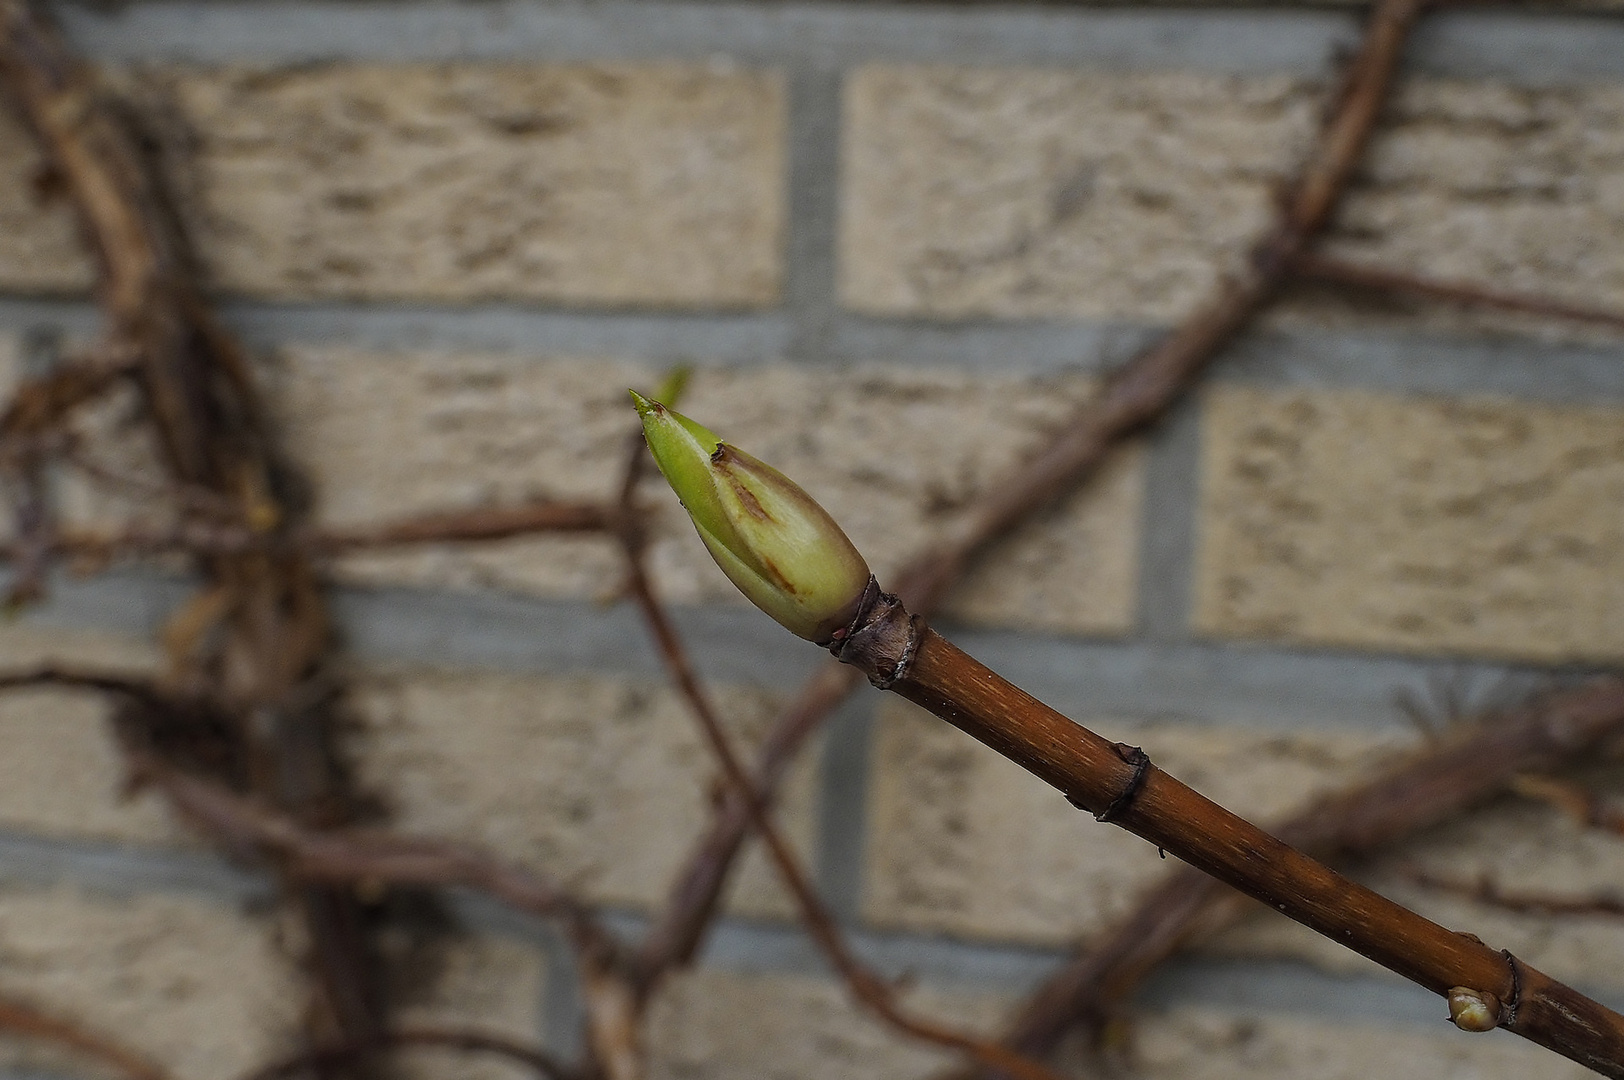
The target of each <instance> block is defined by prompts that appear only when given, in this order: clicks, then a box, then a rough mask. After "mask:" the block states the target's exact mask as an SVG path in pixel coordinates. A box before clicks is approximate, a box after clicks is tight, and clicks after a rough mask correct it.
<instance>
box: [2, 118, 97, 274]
mask: <svg viewBox="0 0 1624 1080" xmlns="http://www.w3.org/2000/svg"><path fill="white" fill-rule="evenodd" d="M41 167H42V162H41V159H40V155H39V151H38V149H37V147H36V145H35V143H34V141H33V139H32V138H31V137H30V136H29V135H28V134H27V132H25V131H24V130H23V128H22V127H21V126H20V125H19V124H18V123H17V119H16V117H15V116H14V115H13V114H12V110H10V109H0V291H3V292H24V293H68V292H74V293H77V292H84V291H85V290H87V289H89V288H90V286H91V284H92V282H93V280H94V274H93V272H92V270H91V265H90V260H89V259H88V258H86V257H85V254H84V251H83V249H82V247H81V246H80V243H79V236H78V232H77V230H76V228H75V226H74V221H73V214H72V213H71V211H70V210H69V208H68V207H67V205H66V204H65V203H64V202H63V201H62V200H60V199H53V200H49V201H47V200H46V199H45V198H44V197H43V196H42V194H41V191H40V186H39V180H40V179H41V176H42V173H41Z"/></svg>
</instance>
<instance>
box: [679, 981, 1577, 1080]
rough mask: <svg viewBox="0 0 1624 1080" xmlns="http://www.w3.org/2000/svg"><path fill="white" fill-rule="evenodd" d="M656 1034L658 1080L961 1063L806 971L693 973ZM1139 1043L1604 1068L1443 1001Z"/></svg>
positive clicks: (1167, 1072)
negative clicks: (1413, 1019)
mask: <svg viewBox="0 0 1624 1080" xmlns="http://www.w3.org/2000/svg"><path fill="white" fill-rule="evenodd" d="M1009 1002H1010V999H1008V998H1001V997H999V996H995V995H991V994H985V993H981V994H974V993H969V992H966V991H964V990H962V989H945V988H933V987H926V988H922V989H920V990H917V991H915V992H914V993H912V994H910V995H909V1004H910V1005H912V1006H913V1007H914V1008H915V1010H916V1011H917V1012H918V1013H920V1014H921V1015H926V1016H929V1017H932V1018H935V1019H939V1020H943V1021H946V1022H949V1023H956V1024H960V1025H965V1026H967V1027H968V1028H969V1029H970V1030H975V1029H978V1028H979V1029H981V1030H983V1031H987V1030H990V1029H991V1028H990V1025H991V1024H993V1023H994V1022H995V1021H996V1018H997V1017H998V1015H999V1013H1000V1012H1001V1011H1002V1009H1003V1008H1004V1007H1006V1005H1007V1004H1008V1003H1009ZM650 1035H651V1039H650V1044H651V1046H652V1048H653V1053H652V1059H653V1060H652V1067H651V1069H650V1074H651V1076H652V1077H653V1078H655V1080H678V1078H685V1077H700V1076H702V1077H706V1078H707V1080H733V1078H735V1077H737V1078H740V1080H743V1078H747V1077H748V1078H750V1080H758V1078H759V1080H814V1078H821V1077H828V1076H840V1077H842V1078H848V1077H849V1078H851V1080H867V1078H869V1077H873V1078H876V1080H878V1078H880V1077H885V1078H887V1080H907V1078H912V1077H919V1078H921V1080H923V1078H924V1077H927V1076H931V1075H934V1074H935V1073H936V1072H937V1070H940V1069H941V1068H942V1067H943V1066H945V1065H948V1064H950V1063H952V1062H953V1058H952V1057H951V1056H949V1055H948V1054H947V1053H946V1052H945V1051H939V1050H936V1049H934V1048H926V1047H922V1046H920V1045H919V1044H917V1043H913V1042H906V1041H904V1040H903V1039H902V1038H901V1037H900V1036H898V1035H896V1034H895V1033H894V1032H892V1031H891V1030H889V1029H882V1028H880V1027H879V1026H878V1025H877V1023H876V1022H875V1021H873V1020H872V1019H870V1018H869V1017H867V1016H866V1015H864V1014H862V1013H860V1012H859V1011H858V1010H857V1008H856V1007H855V1006H853V1005H851V1004H849V1003H848V1001H847V1000H846V998H845V997H844V994H843V991H842V990H841V989H840V988H839V987H838V986H835V985H833V984H831V983H827V982H824V981H821V980H818V979H813V978H808V977H797V976H782V975H779V976H769V975H737V974H730V973H723V972H716V971H701V972H698V973H696V974H690V975H684V976H682V977H680V979H679V980H677V981H675V982H674V984H673V985H672V988H671V990H670V991H669V992H668V993H667V994H665V995H664V997H662V998H661V999H660V1000H659V1001H658V1002H657V1004H656V1006H655V1011H654V1015H653V1017H652V1021H651V1026H650ZM1131 1047H1132V1049H1131V1051H1130V1055H1129V1059H1130V1060H1131V1061H1132V1063H1133V1070H1132V1073H1131V1075H1133V1076H1137V1077H1145V1078H1146V1080H1288V1078H1289V1080H1296V1078H1299V1077H1305V1076H1313V1077H1316V1078H1319V1080H1365V1078H1366V1077H1372V1076H1392V1077H1412V1076H1416V1077H1419V1076H1428V1077H1446V1076H1447V1077H1473V1078H1476V1080H1520V1078H1522V1077H1527V1076H1540V1077H1550V1078H1551V1080H1580V1078H1581V1077H1586V1076H1590V1075H1591V1074H1590V1073H1588V1072H1587V1071H1586V1070H1584V1069H1583V1068H1581V1067H1580V1066H1578V1065H1575V1064H1573V1063H1571V1062H1567V1061H1565V1060H1564V1059H1562V1058H1560V1057H1557V1056H1556V1055H1554V1054H1552V1053H1551V1052H1550V1051H1548V1050H1544V1049H1542V1048H1540V1047H1538V1046H1535V1045H1534V1044H1532V1043H1530V1042H1527V1041H1525V1040H1523V1039H1519V1038H1517V1037H1516V1036H1514V1035H1510V1034H1508V1033H1504V1032H1494V1033H1491V1034H1490V1035H1487V1036H1485V1035H1468V1034H1466V1033H1464V1032H1460V1031H1456V1030H1455V1029H1454V1028H1452V1027H1450V1026H1449V1025H1448V1023H1447V1022H1446V1021H1445V1019H1444V1009H1443V1003H1442V1002H1439V1004H1438V1009H1437V1012H1436V1013H1435V1014H1433V1015H1428V1016H1426V1017H1418V1018H1417V1024H1416V1025H1415V1026H1414V1027H1408V1026H1406V1027H1400V1028H1395V1027H1394V1026H1392V1025H1390V1024H1380V1023H1376V1022H1358V1021H1351V1022H1350V1021H1348V1020H1346V1019H1333V1018H1322V1017H1313V1016H1292V1015H1283V1014H1266V1015H1261V1016H1247V1015H1242V1014H1240V1013H1237V1012H1234V1011H1228V1010H1219V1009H1214V1008H1192V1007H1182V1008H1178V1009H1176V1010H1172V1011H1170V1012H1165V1013H1154V1012H1153V1013H1144V1014H1140V1015H1137V1016H1136V1017H1135V1022H1134V1026H1133V1029H1132V1043H1131ZM1097 1071H1098V1066H1097V1065H1094V1066H1091V1067H1087V1068H1086V1069H1085V1068H1083V1067H1079V1068H1078V1069H1077V1075H1092V1074H1093V1073H1095V1072H1097ZM1069 1074H1070V1073H1069V1072H1068V1075H1069Z"/></svg>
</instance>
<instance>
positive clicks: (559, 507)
mask: <svg viewBox="0 0 1624 1080" xmlns="http://www.w3.org/2000/svg"><path fill="white" fill-rule="evenodd" d="M612 516H613V515H612V512H611V511H610V509H609V508H608V507H607V506H604V505H603V504H602V503H593V502H568V501H562V500H557V499H537V500H535V501H533V502H528V503H521V504H519V505H516V506H491V507H480V508H477V509H473V510H453V511H438V512H435V513H429V514H423V515H420V516H417V517H410V518H403V519H401V520H398V521H391V522H385V523H383V524H380V525H370V526H355V527H352V528H348V529H328V530H325V531H320V532H313V533H311V534H310V535H309V537H308V539H306V540H305V545H306V546H307V547H309V548H310V549H311V550H313V551H317V552H320V553H323V554H331V555H336V554H341V553H343V552H348V551H355V550H359V549H363V548H386V547H404V546H408V545H411V544H448V543H466V542H471V541H491V540H509V539H512V538H514V537H518V536H531V535H535V534H537V533H558V532H603V531H604V530H606V529H608V528H609V527H610V525H611V519H612Z"/></svg>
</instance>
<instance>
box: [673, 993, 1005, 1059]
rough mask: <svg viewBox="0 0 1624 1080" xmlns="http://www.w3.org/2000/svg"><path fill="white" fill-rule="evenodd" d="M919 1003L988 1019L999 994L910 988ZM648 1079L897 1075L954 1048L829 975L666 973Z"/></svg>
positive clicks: (965, 1018) (910, 1000)
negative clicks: (940, 1045)
mask: <svg viewBox="0 0 1624 1080" xmlns="http://www.w3.org/2000/svg"><path fill="white" fill-rule="evenodd" d="M906 1004H907V1005H908V1006H909V1007H910V1008H911V1009H913V1010H914V1011H915V1012H916V1013H918V1014H919V1015H922V1016H929V1017H931V1018H932V1019H936V1020H942V1021H947V1022H950V1023H955V1024H967V1025H974V1026H977V1027H981V1028H987V1027H988V1026H989V1025H990V1024H991V1023H992V1022H993V1021H994V1020H996V1018H997V1016H998V1013H999V1009H1000V1006H1001V1005H1002V1004H1003V1002H1002V1001H1000V1000H999V999H998V998H995V997H992V996H990V995H985V994H980V995H975V994H963V993H960V994H942V993H936V992H932V991H930V990H924V991H920V992H916V993H912V994H909V995H908V997H907V1000H906ZM649 1048H650V1059H651V1060H650V1069H649V1074H650V1077H651V1080H683V1078H688V1077H704V1078H705V1080H803V1078H804V1080H813V1078H822V1077H831V1076H838V1077H840V1078H841V1080H869V1078H873V1080H881V1078H882V1077H883V1078H885V1080H901V1078H904V1077H921V1078H923V1077H926V1076H929V1075H931V1074H932V1073H933V1072H934V1071H935V1070H937V1069H940V1068H942V1067H943V1066H945V1065H949V1064H952V1063H953V1062H954V1061H955V1060H956V1058H955V1057H954V1055H951V1054H949V1053H946V1052H944V1051H940V1050H936V1049H935V1048H932V1047H926V1046H922V1045H920V1044H919V1043H917V1042H914V1041H912V1040H903V1039H902V1038H900V1037H898V1036H897V1035H896V1034H895V1032H894V1031H893V1030H892V1029H890V1028H888V1027H882V1026H881V1025H880V1024H879V1023H877V1022H876V1021H875V1020H874V1019H873V1018H872V1017H871V1016H870V1015H869V1014H867V1013H866V1012H864V1011H863V1010H860V1009H859V1008H857V1007H856V1006H854V1005H853V1004H852V1003H851V1001H850V998H849V997H848V995H847V993H846V991H845V990H844V988H843V987H842V986H840V985H839V984H837V983H833V982H829V981H827V980H825V979H820V978H812V977H808V976H794V975H765V974H736V973H732V972H723V971H716V970H701V971H697V972H685V973H683V974H681V975H679V976H677V977H676V978H674V979H672V980H670V981H669V982H668V983H667V984H666V985H665V987H664V988H663V989H662V993H661V995H660V996H659V997H658V998H657V999H656V1000H655V1004H654V1009H653V1012H652V1014H651V1016H650V1018H649Z"/></svg>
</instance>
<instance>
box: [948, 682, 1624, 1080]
mask: <svg viewBox="0 0 1624 1080" xmlns="http://www.w3.org/2000/svg"><path fill="white" fill-rule="evenodd" d="M1620 734H1624V683H1620V682H1619V681H1617V680H1611V679H1609V680H1601V681H1598V682H1596V683H1593V684H1591V685H1587V686H1584V687H1580V688H1577V689H1573V690H1567V691H1562V692H1558V693H1552V694H1547V695H1542V696H1540V697H1538V698H1535V699H1533V700H1531V701H1528V702H1526V703H1525V704H1523V705H1521V706H1519V707H1517V708H1511V709H1504V710H1497V711H1494V712H1491V713H1489V714H1487V715H1485V716H1481V717H1479V718H1478V721H1477V722H1476V723H1472V724H1465V723H1462V724H1457V725H1455V726H1454V727H1452V728H1451V729H1450V730H1449V731H1448V732H1447V733H1445V734H1444V735H1442V736H1441V737H1438V738H1436V739H1434V740H1432V741H1430V742H1429V743H1428V744H1426V745H1425V746H1423V747H1422V748H1420V750H1419V751H1417V752H1414V753H1411V754H1407V755H1405V756H1404V757H1402V758H1400V759H1399V760H1397V761H1394V762H1392V763H1391V764H1389V765H1387V766H1385V767H1383V768H1381V769H1379V770H1377V771H1376V772H1375V773H1374V774H1373V775H1372V776H1370V777H1368V778H1366V779H1364V780H1361V781H1360V782H1358V783H1356V784H1354V785H1352V786H1350V787H1349V788H1347V789H1346V790H1344V791H1341V792H1338V793H1335V794H1331V795H1328V796H1325V797H1324V798H1321V799H1318V800H1316V801H1315V802H1314V803H1313V804H1312V805H1311V806H1309V807H1307V808H1306V809H1305V810H1303V811H1302V812H1301V813H1298V814H1295V815H1293V816H1292V817H1290V818H1288V819H1286V820H1285V821H1283V822H1282V823H1280V824H1279V825H1278V826H1277V827H1276V828H1275V829H1274V830H1273V832H1274V834H1275V835H1276V836H1277V837H1279V838H1280V839H1281V840H1284V841H1285V842H1286V843H1289V844H1290V845H1291V846H1293V847H1295V848H1297V849H1299V850H1301V851H1304V852H1307V853H1308V854H1311V855H1314V856H1316V857H1319V858H1326V859H1333V860H1343V859H1352V858H1356V857H1360V856H1365V855H1369V854H1371V853H1373V852H1375V851H1377V850H1379V849H1380V848H1382V847H1385V846H1387V845H1390V844H1393V843H1396V842H1398V841H1400V840H1402V839H1404V838H1406V837H1408V836H1412V835H1414V834H1415V833H1418V832H1420V831H1421V830H1423V829H1426V828H1428V827H1430V826H1433V825H1436V824H1439V823H1441V822H1443V821H1446V820H1448V819H1450V818H1452V817H1454V816H1456V815H1457V814H1460V813H1461V812H1463V811H1465V810H1467V809H1469V808H1471V807H1473V806H1476V805H1479V804H1481V803H1483V802H1485V801H1487V800H1488V799H1491V798H1493V797H1495V796H1496V795H1499V794H1501V793H1502V792H1503V791H1505V790H1506V788H1507V787H1508V785H1509V786H1513V787H1515V786H1517V785H1518V784H1520V783H1522V778H1521V777H1520V776H1519V774H1520V773H1522V772H1523V771H1524V770H1547V769H1555V768H1559V767H1562V766H1563V765H1566V764H1570V763H1572V762H1575V761H1580V760H1584V759H1586V758H1588V757H1590V756H1591V755H1592V754H1593V753H1594V751H1595V750H1596V748H1597V747H1599V746H1602V745H1604V744H1606V743H1608V742H1610V741H1611V740H1613V739H1615V738H1617V737H1618V736H1619V735H1620ZM1250 910H1252V905H1251V904H1250V903H1249V902H1248V901H1246V900H1245V899H1243V898H1242V897H1240V896H1239V895H1238V894H1236V893H1235V892H1234V891H1232V890H1230V889H1229V888H1227V887H1225V886H1224V885H1222V884H1221V883H1219V882H1218V881H1216V880H1215V879H1213V878H1210V877H1208V876H1206V875H1205V874H1202V873H1200V872H1199V871H1196V870H1194V869H1192V868H1189V867H1179V868H1176V869H1174V870H1172V871H1171V872H1170V873H1169V874H1167V875H1166V876H1165V877H1164V878H1163V880H1162V881H1160V882H1158V883H1157V884H1155V885H1153V886H1151V887H1150V888H1148V889H1147V890H1146V891H1145V892H1144V893H1143V894H1141V896H1140V897H1139V899H1138V901H1137V902H1136V903H1135V904H1134V905H1133V907H1132V908H1131V909H1130V912H1129V914H1128V915H1127V916H1125V917H1124V918H1123V919H1122V920H1121V921H1120V922H1118V923H1117V924H1116V925H1115V926H1113V927H1111V928H1110V929H1108V930H1106V931H1104V932H1102V933H1101V934H1100V935H1099V936H1098V937H1097V938H1096V939H1095V940H1094V941H1093V942H1091V943H1090V945H1089V947H1088V948H1087V949H1086V951H1084V952H1082V953H1080V954H1079V955H1078V956H1077V957H1076V958H1075V959H1073V960H1072V961H1071V962H1069V963H1068V964H1066V965H1065V966H1064V967H1062V968H1061V969H1060V970H1059V971H1057V972H1055V973H1054V974H1053V975H1051V976H1050V977H1049V978H1047V979H1046V980H1044V982H1043V983H1042V985H1040V986H1039V987H1038V988H1037V989H1036V990H1035V991H1034V992H1033V994H1032V995H1031V996H1030V997H1029V998H1028V1000H1027V1002H1026V1004H1025V1005H1023V1006H1022V1007H1021V1009H1020V1010H1019V1011H1018V1012H1017V1014H1016V1017H1015V1019H1014V1020H1013V1021H1012V1023H1011V1024H1010V1026H1009V1027H1008V1028H1007V1029H1006V1031H1005V1034H1004V1041H1005V1042H1006V1043H1007V1044H1008V1045H1010V1046H1013V1047H1016V1048H1018V1049H1021V1050H1023V1051H1025V1052H1026V1053H1028V1054H1032V1055H1034V1056H1038V1057H1042V1056H1045V1055H1047V1054H1050V1053H1052V1052H1054V1050H1055V1049H1056V1048H1057V1047H1058V1046H1059V1045H1060V1043H1061V1041H1062V1040H1063V1039H1064V1037H1065V1036H1066V1034H1067V1032H1068V1031H1070V1030H1072V1029H1073V1028H1075V1027H1078V1026H1083V1027H1085V1028H1090V1029H1093V1030H1094V1031H1098V1030H1099V1029H1100V1027H1101V1026H1102V1025H1103V1024H1104V1023H1105V1022H1106V1020H1107V1019H1108V1018H1109V1017H1111V1016H1112V1015H1113V1014H1114V1013H1116V1012H1117V1011H1119V1010H1120V1009H1122V1008H1124V1007H1125V1005H1126V1002H1127V1001H1128V1000H1129V999H1130V998H1131V997H1132V995H1133V993H1134V991H1135V990H1136V989H1137V988H1138V987H1139V985H1140V984H1141V983H1142V982H1143V980H1144V979H1145V977H1146V976H1147V975H1149V974H1150V973H1151V971H1153V970H1154V969H1155V968H1156V967H1157V966H1158V965H1160V964H1161V963H1163V962H1164V961H1166V960H1167V959H1168V958H1169V957H1171V956H1172V955H1174V954H1175V953H1177V952H1178V951H1180V950H1181V949H1183V948H1185V947H1187V946H1188V945H1189V944H1191V943H1192V942H1194V941H1197V940H1199V939H1201V938H1203V937H1206V936H1207V935H1209V934H1211V933H1213V932H1214V931H1216V930H1218V929H1220V928H1221V927H1223V926H1225V925H1228V924H1230V923H1232V922H1234V921H1235V920H1237V919H1239V918H1240V917H1241V916H1242V915H1244V914H1245V913H1246V912H1248V911H1250ZM970 1075H972V1074H971V1073H969V1072H963V1073H955V1074H954V1078H955V1080H967V1078H968V1077H969V1076H970Z"/></svg>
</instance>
